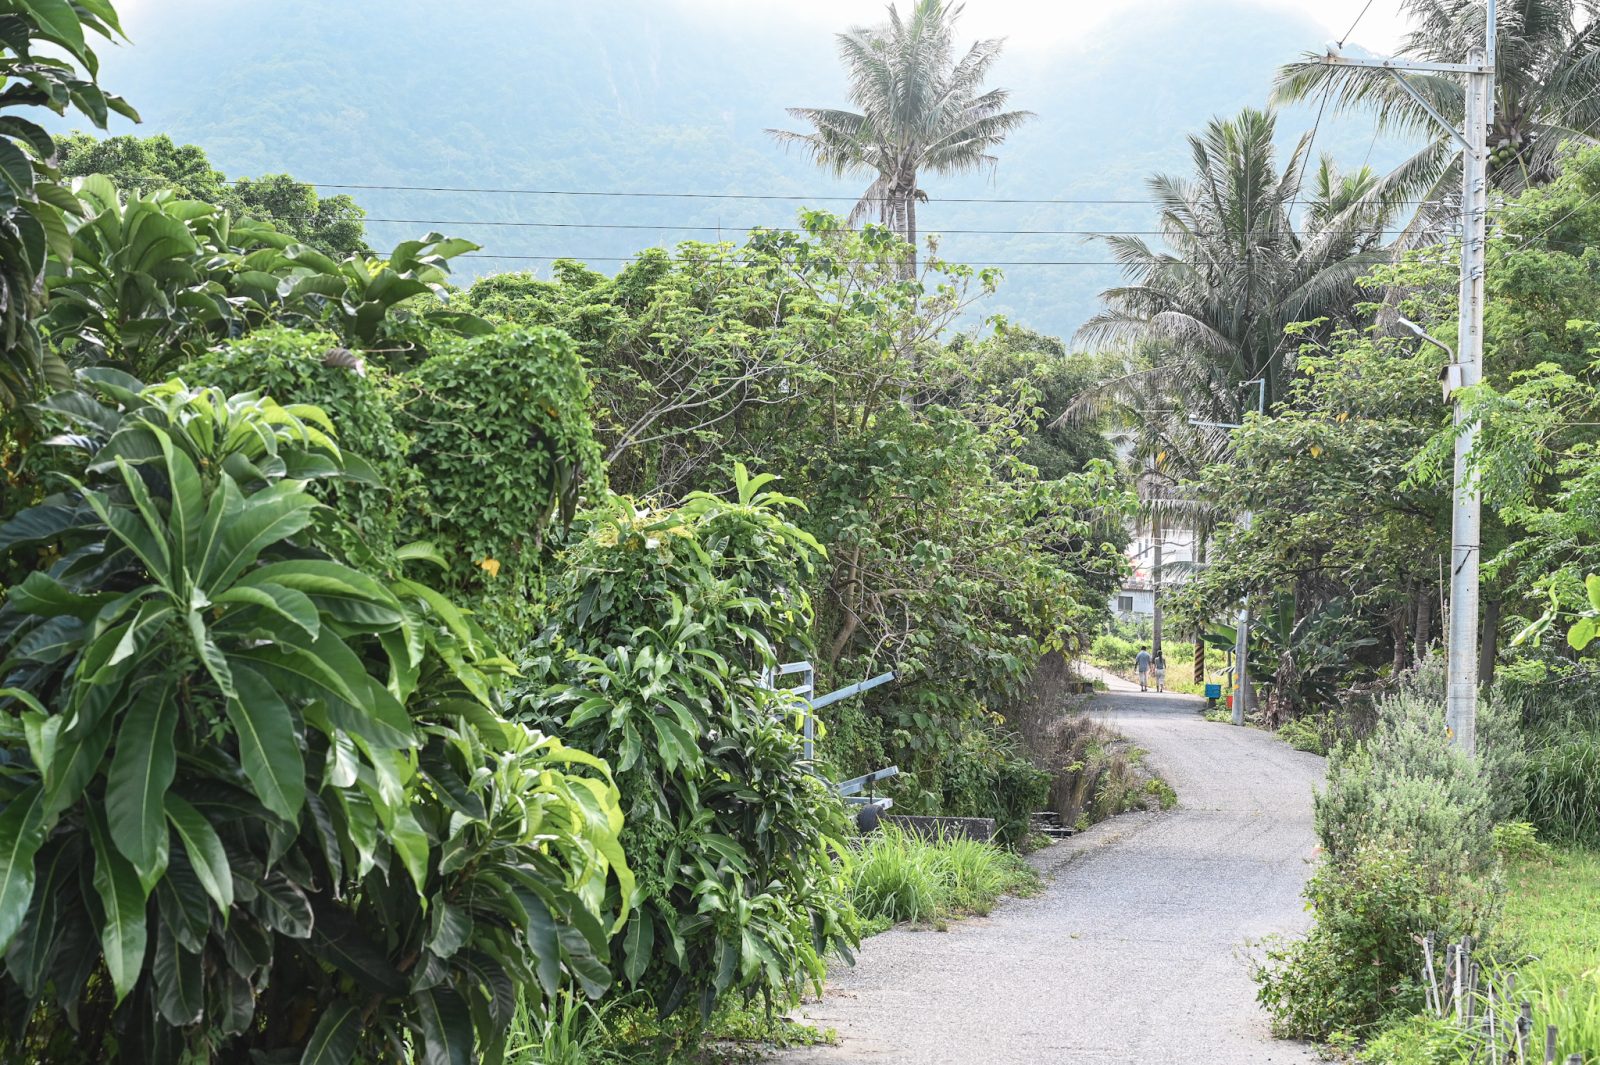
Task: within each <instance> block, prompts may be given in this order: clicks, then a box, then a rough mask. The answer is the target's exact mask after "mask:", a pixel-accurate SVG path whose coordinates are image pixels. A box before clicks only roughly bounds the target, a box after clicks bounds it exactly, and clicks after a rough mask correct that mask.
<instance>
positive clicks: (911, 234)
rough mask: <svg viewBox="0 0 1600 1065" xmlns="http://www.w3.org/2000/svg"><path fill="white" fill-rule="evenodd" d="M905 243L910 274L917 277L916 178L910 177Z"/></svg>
mask: <svg viewBox="0 0 1600 1065" xmlns="http://www.w3.org/2000/svg"><path fill="white" fill-rule="evenodd" d="M906 243H908V244H910V245H911V274H910V276H912V277H916V276H917V176H916V175H915V174H912V175H911V188H910V189H909V190H907V192H906Z"/></svg>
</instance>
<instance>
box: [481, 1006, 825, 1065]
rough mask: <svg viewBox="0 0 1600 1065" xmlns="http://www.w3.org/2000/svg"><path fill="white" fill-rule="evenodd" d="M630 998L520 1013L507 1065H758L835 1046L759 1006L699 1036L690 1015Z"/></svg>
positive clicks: (735, 1011) (721, 1015)
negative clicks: (797, 1051)
mask: <svg viewBox="0 0 1600 1065" xmlns="http://www.w3.org/2000/svg"><path fill="white" fill-rule="evenodd" d="M637 1002H638V999H637V997H635V998H634V999H633V1000H632V1001H630V1000H629V999H627V998H623V999H617V1000H608V1001H606V1002H605V1003H603V1004H600V1005H598V1006H596V1005H592V1004H590V1003H588V1002H586V1001H583V1000H582V999H581V998H579V997H577V996H574V995H572V994H570V993H563V994H562V995H561V996H560V997H559V998H558V999H557V1000H556V1002H555V1003H553V1004H551V1005H550V1007H549V1010H548V1012H547V1014H546V1016H545V1017H544V1018H542V1019H541V1018H540V1017H538V1016H537V1015H536V1014H534V1012H533V1011H532V1010H530V1009H528V1008H527V1007H526V1006H525V1005H523V1006H519V1007H518V1009H517V1013H516V1017H515V1019H514V1020H513V1021H512V1025H511V1032H510V1037H509V1039H508V1041H507V1044H506V1056H505V1061H506V1065H734V1063H745V1062H755V1061H760V1060H762V1059H763V1058H765V1057H767V1056H768V1054H769V1053H770V1052H771V1051H773V1050H775V1049H779V1048H783V1047H794V1046H816V1045H819V1044H823V1043H831V1042H833V1041H834V1039H835V1035H834V1033H833V1031H832V1030H831V1029H830V1030H827V1031H822V1030H819V1029H817V1028H814V1027H812V1026H811V1025H808V1024H803V1023H801V1022H799V1021H795V1020H792V1019H790V1018H789V1017H786V1016H784V1015H783V1014H782V1013H779V1012H777V1011H776V1010H774V1011H768V1010H767V1009H766V1008H765V1007H764V1006H763V1005H762V1004H761V1003H760V1002H759V1001H753V1002H749V1003H739V1002H729V1003H724V1004H722V1005H720V1006H719V1007H718V1008H717V1011H716V1013H714V1014H713V1015H712V1018H711V1022H710V1024H709V1025H708V1026H707V1027H706V1028H705V1030H704V1031H699V1030H698V1028H697V1026H696V1025H695V1024H694V1023H693V1021H692V1020H691V1018H690V1014H692V1013H693V1008H692V1007H686V1008H685V1011H684V1013H682V1014H679V1015H678V1016H676V1017H672V1018H666V1019H662V1018H661V1017H659V1016H658V1015H657V1014H656V1012H655V1011H654V1010H652V1009H650V1008H648V1007H646V1006H644V1005H640V1004H636V1003H637Z"/></svg>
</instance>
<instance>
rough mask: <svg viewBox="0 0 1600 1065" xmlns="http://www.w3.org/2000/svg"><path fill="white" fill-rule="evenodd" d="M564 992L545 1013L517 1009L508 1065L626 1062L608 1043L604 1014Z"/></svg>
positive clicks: (524, 1005) (605, 1009) (609, 1064)
mask: <svg viewBox="0 0 1600 1065" xmlns="http://www.w3.org/2000/svg"><path fill="white" fill-rule="evenodd" d="M609 1008H610V1007H609V1006H606V1007H601V1008H600V1009H596V1008H595V1007H594V1006H592V1005H590V1004H589V1003H587V1002H585V1001H583V1000H582V999H581V998H579V997H578V996H577V995H575V994H573V993H571V992H570V991H569V992H565V993H563V994H562V995H561V997H560V999H559V1000H558V1001H556V1002H553V1003H551V1004H550V1008H549V1009H548V1010H546V1011H544V1012H543V1013H540V1012H537V1011H535V1010H532V1009H530V1008H529V1007H528V1004H527V1003H526V1002H523V1003H520V1004H519V1005H518V1006H517V1012H516V1014H515V1016H514V1017H513V1019H512V1021H511V1033H510V1037H509V1039H508V1040H507V1042H506V1056H505V1062H506V1065H613V1063H619V1062H621V1061H622V1060H623V1058H622V1056H621V1055H619V1054H618V1053H617V1051H616V1050H615V1049H614V1048H613V1047H611V1046H610V1045H609V1043H608V1033H607V1029H606V1025H605V1020H604V1014H605V1013H606V1012H608V1011H609Z"/></svg>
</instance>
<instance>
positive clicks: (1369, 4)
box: [1339, 0, 1372, 48]
mask: <svg viewBox="0 0 1600 1065" xmlns="http://www.w3.org/2000/svg"><path fill="white" fill-rule="evenodd" d="M1371 10H1372V0H1367V3H1366V6H1365V7H1363V8H1362V9H1361V14H1359V15H1357V16H1356V20H1355V21H1354V22H1352V23H1350V28H1349V29H1347V30H1345V31H1344V36H1343V37H1340V38H1339V47H1340V48H1343V47H1344V42H1346V41H1348V40H1349V39H1350V35H1351V34H1352V33H1354V32H1356V27H1357V26H1359V25H1361V20H1362V19H1364V18H1366V17H1367V12H1368V11H1371Z"/></svg>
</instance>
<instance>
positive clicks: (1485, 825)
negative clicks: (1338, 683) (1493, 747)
mask: <svg viewBox="0 0 1600 1065" xmlns="http://www.w3.org/2000/svg"><path fill="white" fill-rule="evenodd" d="M1493 825H1494V822H1493V816H1492V809H1491V805H1490V802H1489V800H1488V797H1487V781H1486V774H1485V772H1484V769H1483V765H1482V763H1481V762H1479V761H1477V760H1475V759H1473V758H1471V757H1469V756H1467V755H1465V754H1463V753H1462V752H1461V751H1459V750H1458V749H1457V748H1455V747H1454V746H1453V745H1452V744H1451V742H1450V738H1449V736H1448V735H1447V733H1446V732H1445V728H1444V714H1443V710H1442V709H1441V708H1440V706H1439V705H1438V704H1437V703H1434V702H1431V701H1429V700H1427V699H1425V698H1423V697H1421V696H1419V695H1416V694H1413V693H1412V692H1409V691H1400V692H1398V693H1396V694H1394V695H1392V696H1390V697H1389V698H1387V699H1385V700H1383V701H1381V702H1380V704H1379V714H1378V723H1377V727H1376V728H1375V729H1374V731H1373V733H1372V735H1371V736H1370V737H1368V738H1367V739H1366V740H1364V741H1362V742H1360V743H1351V744H1341V745H1340V746H1338V747H1336V748H1335V749H1334V751H1333V752H1332V754H1330V755H1329V758H1328V775H1327V786H1326V788H1324V789H1323V790H1322V791H1321V792H1319V793H1318V795H1317V797H1316V803H1315V826H1316V830H1317V835H1318V838H1319V839H1320V840H1321V842H1322V846H1323V849H1324V851H1325V852H1326V853H1327V855H1328V857H1329V859H1330V860H1332V861H1333V862H1335V863H1337V862H1340V861H1343V860H1345V859H1347V858H1348V857H1350V856H1351V855H1352V854H1354V852H1355V851H1356V849H1357V848H1358V847H1359V845H1360V844H1361V842H1362V841H1364V840H1365V839H1367V838H1369V836H1370V835H1371V833H1373V832H1375V831H1381V832H1385V833H1393V834H1396V835H1399V836H1402V837H1403V838H1405V839H1407V840H1408V841H1409V843H1410V846H1411V848H1412V849H1413V851H1414V852H1415V853H1416V856H1417V859H1418V860H1419V861H1420V862H1422V863H1423V865H1424V866H1425V867H1426V868H1427V869H1429V870H1433V871H1436V873H1437V874H1438V875H1440V876H1447V875H1459V874H1460V873H1462V872H1465V871H1469V870H1479V871H1481V870H1483V869H1485V868H1487V866H1488V865H1489V864H1490V863H1491V862H1492V859H1493V841H1492V838H1491V836H1490V830H1491V829H1492V828H1493Z"/></svg>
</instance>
